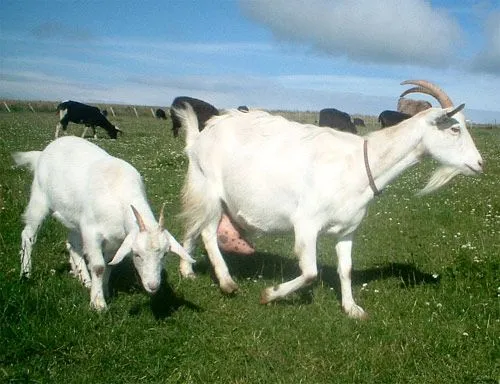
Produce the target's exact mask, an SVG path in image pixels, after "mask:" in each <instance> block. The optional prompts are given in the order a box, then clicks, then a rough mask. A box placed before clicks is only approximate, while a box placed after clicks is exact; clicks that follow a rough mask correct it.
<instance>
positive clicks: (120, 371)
mask: <svg viewBox="0 0 500 384" xmlns="http://www.w3.org/2000/svg"><path fill="white" fill-rule="evenodd" d="M313 118H314V115H313V114H311V119H313ZM110 119H111V120H112V121H114V122H116V123H117V124H118V125H119V126H120V128H122V129H123V130H124V131H125V132H126V134H125V135H124V136H123V137H120V138H119V139H118V140H117V141H113V140H108V139H106V138H104V136H105V135H104V132H103V131H102V130H101V131H99V134H100V136H101V137H103V138H101V139H97V140H93V139H92V141H94V142H96V143H97V144H98V145H100V146H102V147H103V148H105V149H106V150H107V151H109V152H110V153H111V154H113V155H116V156H118V157H121V158H124V159H126V160H127V161H129V162H130V163H132V164H133V165H134V166H135V167H136V168H137V169H138V170H139V171H140V172H141V174H142V175H143V177H144V179H145V183H146V187H147V193H148V197H149V199H150V202H151V205H152V206H153V209H154V211H155V212H156V213H157V212H158V210H159V208H160V207H161V204H162V203H163V202H166V204H167V205H166V214H167V215H166V226H167V228H169V229H170V231H171V232H172V233H173V234H174V236H176V237H177V238H178V239H181V238H182V226H181V222H180V221H179V219H178V217H177V214H178V213H179V205H180V204H179V191H180V188H181V186H182V183H183V178H184V174H185V169H186V165H187V160H186V158H185V156H184V154H183V142H182V140H181V139H179V140H174V139H173V137H172V135H171V132H170V129H169V128H170V125H169V124H170V122H169V121H168V122H165V121H160V120H155V119H153V118H152V117H148V116H146V115H144V116H142V115H141V116H140V118H135V116H118V117H117V118H114V119H113V118H110ZM56 122H57V116H55V115H54V113H48V112H46V113H44V112H39V113H32V112H30V111H22V110H21V111H14V112H12V113H7V112H0V159H1V162H0V184H1V185H0V260H1V263H0V327H1V328H0V340H1V343H2V345H1V347H0V381H2V382H6V383H66V384H69V383H234V384H242V383H252V384H255V383H287V384H288V383H419V384H421V383H477V384H479V383H481V384H482V383H491V384H493V383H498V382H499V379H500V366H499V362H500V361H499V358H500V348H499V344H500V332H499V330H500V319H499V315H500V310H499V309H500V307H499V295H500V291H499V290H500V280H499V276H500V270H499V255H500V240H499V239H500V165H499V162H498V159H499V154H500V128H499V127H495V128H494V129H490V130H487V129H474V130H473V131H472V135H473V136H474V138H475V141H476V143H477V146H478V148H479V150H480V152H481V153H482V155H483V157H484V160H485V163H486V172H485V174H484V175H483V176H481V177H479V178H465V177H457V178H456V179H455V180H453V181H452V182H451V184H450V185H449V186H447V187H445V188H443V189H442V190H440V191H438V192H437V193H435V194H433V195H430V196H426V197H422V198H417V197H415V196H414V193H415V192H416V191H417V190H418V189H419V188H421V187H422V186H423V185H424V184H425V181H426V179H427V178H428V176H429V175H430V172H431V169H432V167H433V163H432V161H425V162H424V163H422V164H420V165H419V166H417V167H415V168H413V169H411V170H410V171H408V172H407V173H405V174H404V175H403V176H402V177H401V178H400V179H398V180H397V181H396V182H395V183H393V184H392V185H390V186H389V187H388V188H387V189H386V190H385V191H384V193H383V194H382V196H381V197H379V198H377V199H376V200H374V201H373V203H372V205H371V206H370V209H369V213H368V215H367V217H366V219H365V220H364V222H363V223H362V225H361V227H360V228H359V230H358V232H357V234H356V237H355V243H354V249H353V263H354V272H353V280H354V282H353V290H354V295H355V298H356V299H357V302H358V303H359V304H360V305H362V306H363V307H364V308H365V310H367V311H368V313H369V315H370V317H369V319H368V320H366V321H356V320H351V319H348V318H347V317H346V316H345V315H344V314H343V313H342V311H341V307H340V302H339V296H340V292H339V282H338V278H337V275H336V260H335V257H334V249H333V247H334V241H333V240H332V239H330V238H321V239H320V241H319V243H318V263H319V270H320V277H319V279H318V281H317V282H316V283H315V284H313V285H312V286H311V287H309V288H307V289H305V290H303V291H301V292H298V293H296V294H293V295H291V296H290V297H289V298H287V299H285V300H282V301H279V302H276V303H272V304H270V305H266V306H262V305H260V304H259V303H258V299H259V294H260V291H261V290H262V289H263V288H264V287H266V286H269V285H272V284H275V283H280V282H282V281H285V280H289V279H291V278H293V277H295V276H296V275H297V273H298V267H297V262H296V260H295V257H294V256H293V254H292V248H293V241H292V240H293V238H292V236H290V235H288V236H270V237H261V238H257V239H256V241H255V243H256V247H257V250H258V253H257V254H256V255H254V256H251V257H248V256H246V257H244V256H240V257H238V256H231V257H230V256H228V257H227V261H228V265H229V268H230V270H231V272H232V274H233V277H234V278H235V280H236V281H237V282H238V284H239V286H240V290H239V291H238V293H237V294H236V295H233V296H224V295H222V294H221V293H220V291H219V290H218V287H217V286H216V285H215V283H214V281H213V278H212V272H211V268H210V266H209V263H208V261H207V260H206V257H205V255H204V250H203V248H202V247H201V246H199V247H198V248H197V249H196V251H195V254H194V257H195V258H196V259H197V260H199V261H198V263H197V264H196V265H195V270H196V271H197V272H198V278H197V279H195V280H184V279H181V278H180V276H179V273H178V271H177V267H178V260H177V258H176V257H174V256H171V257H170V258H169V259H168V261H167V264H166V266H165V278H164V284H163V286H162V289H161V291H160V293H159V294H157V295H155V296H154V297H149V296H148V295H147V294H146V293H145V292H144V291H143V290H142V289H141V286H140V283H139V282H138V281H137V276H136V274H135V273H134V271H133V268H131V266H130V264H129V263H128V262H124V263H123V265H121V266H120V267H119V268H117V270H116V272H117V273H115V274H114V275H113V278H112V286H113V296H112V298H111V299H110V300H109V310H108V311H107V312H106V313H102V314H98V313H95V312H93V311H91V310H90V309H89V294H88V292H87V291H86V289H85V288H84V287H83V286H81V285H80V283H79V282H78V281H76V279H74V278H72V277H71V276H70V275H69V266H68V262H67V255H66V250H65V246H64V241H65V236H66V231H65V229H64V228H63V227H62V226H61V225H60V224H58V223H57V222H56V221H55V220H53V219H51V218H49V219H47V220H46V222H45V223H44V225H43V226H42V228H41V230H40V232H39V235H38V241H37V243H36V245H35V247H34V252H33V277H32V278H31V279H30V280H29V281H21V280H20V279H19V255H18V252H19V246H20V233H21V230H22V222H21V214H22V212H23V210H24V208H25V206H26V204H27V201H28V198H29V190H30V184H31V180H32V175H31V173H30V172H29V171H27V170H24V169H15V168H14V167H13V163H12V160H11V158H10V154H11V152H14V151H26V150H35V149H43V148H44V147H45V146H46V145H47V144H48V143H49V142H50V141H51V140H52V138H53V134H54V127H55V125H56ZM311 122H313V121H311ZM371 129H376V127H375V126H374V125H373V124H372V125H368V127H367V128H365V129H364V131H363V132H367V131H369V130H371ZM68 132H69V133H70V134H77V135H79V134H80V133H81V132H82V127H81V126H76V125H73V124H70V126H69V128H68Z"/></svg>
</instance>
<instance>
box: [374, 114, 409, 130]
mask: <svg viewBox="0 0 500 384" xmlns="http://www.w3.org/2000/svg"><path fill="white" fill-rule="evenodd" d="M410 117H411V115H409V114H407V113H403V112H398V111H388V110H387V111H383V112H382V113H380V115H378V121H379V123H380V126H381V127H382V128H386V127H391V126H393V125H396V124H399V123H400V122H402V121H403V120H406V119H409V118H410Z"/></svg>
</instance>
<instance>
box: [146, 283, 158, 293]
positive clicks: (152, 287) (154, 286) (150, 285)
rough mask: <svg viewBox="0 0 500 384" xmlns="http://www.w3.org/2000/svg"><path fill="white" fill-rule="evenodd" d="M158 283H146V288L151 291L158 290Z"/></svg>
mask: <svg viewBox="0 0 500 384" xmlns="http://www.w3.org/2000/svg"><path fill="white" fill-rule="evenodd" d="M158 287H159V284H158V283H148V288H149V290H150V291H151V292H156V291H157V290H158Z"/></svg>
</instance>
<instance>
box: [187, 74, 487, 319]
mask: <svg viewBox="0 0 500 384" xmlns="http://www.w3.org/2000/svg"><path fill="white" fill-rule="evenodd" d="M426 85H427V86H428V87H431V86H432V87H431V88H432V90H433V92H434V93H435V96H436V97H437V98H438V99H439V100H441V101H443V103H444V104H446V100H449V98H448V97H447V96H446V95H445V94H444V92H443V91H441V90H440V89H439V88H437V87H435V86H434V85H432V84H430V83H427V82H426ZM449 104H451V102H450V103H449ZM186 107H187V109H184V110H178V111H177V112H178V114H179V115H180V116H181V117H182V119H183V122H184V124H185V126H186V127H187V137H186V140H187V145H186V152H187V155H188V157H189V168H188V173H187V179H186V183H185V186H184V190H183V199H184V211H183V215H184V217H185V218H186V222H187V223H186V233H185V237H184V247H185V249H186V250H187V251H188V252H190V251H191V250H192V249H193V246H194V242H195V240H196V238H197V237H198V236H199V235H200V234H201V236H202V239H203V242H204V245H205V248H206V250H207V253H208V256H209V258H210V261H211V263H212V265H213V267H214V270H215V274H216V276H217V278H218V280H219V284H220V288H221V289H222V291H224V292H227V293H231V292H233V291H235V290H236V289H237V288H238V286H237V285H236V283H235V282H234V281H233V279H232V278H231V276H230V275H229V272H228V268H227V266H226V264H225V262H224V259H223V257H222V255H221V253H220V251H219V248H218V247H217V239H216V231H217V225H218V222H219V220H220V217H221V215H222V214H223V213H227V214H228V215H229V216H230V217H231V219H232V221H233V223H235V224H236V225H237V226H238V227H240V228H242V229H246V230H253V231H260V232H277V231H289V230H293V231H294V234H295V253H296V254H297V256H298V257H299V265H300V269H301V272H302V274H301V276H299V277H297V278H295V279H293V280H291V281H288V282H285V283H283V284H279V285H278V286H276V287H269V288H266V289H265V290H264V291H263V292H262V296H261V302H262V303H268V302H270V301H272V300H275V299H277V298H281V297H284V296H285V295H287V294H289V293H291V292H293V291H295V290H297V289H299V288H301V287H303V286H305V285H306V284H308V283H311V282H312V281H313V280H314V279H315V278H316V276H317V266H316V239H317V236H318V234H319V233H323V232H326V233H329V234H332V235H335V236H336V237H337V238H338V243H337V244H336V247H335V249H336V252H337V257H338V273H339V276H340V282H341V292H342V307H343V309H344V310H345V312H346V313H347V314H348V315H349V316H350V317H354V318H362V317H364V316H365V312H364V311H363V309H362V308H361V307H359V306H358V305H357V304H356V303H355V301H354V299H353V296H352V290H351V265H352V262H351V248H352V241H353V233H354V231H355V229H356V228H357V227H358V225H359V224H360V223H361V220H362V219H363V217H364V215H365V212H366V208H367V205H368V203H369V202H370V201H371V200H372V199H373V197H374V194H377V193H378V189H382V188H384V186H386V185H387V184H388V183H389V182H390V181H392V180H393V179H394V178H395V177H396V176H398V175H399V174H400V173H401V172H403V171H404V170H405V169H407V168H408V167H410V166H411V165H413V164H416V163H417V162H418V161H419V160H420V159H421V158H422V157H423V156H424V155H426V154H430V155H431V156H432V157H433V158H435V159H436V160H438V161H439V162H440V163H441V164H443V165H442V166H441V167H440V168H438V170H437V171H436V172H435V173H434V175H433V177H432V178H431V180H430V181H429V183H428V185H427V186H426V187H425V188H424V190H423V191H424V192H430V191H432V190H435V189H437V188H438V187H440V186H442V185H444V184H445V183H446V182H448V181H449V180H450V179H451V178H452V177H453V176H455V175H456V174H459V173H462V174H465V175H473V174H477V173H480V172H482V159H481V155H480V154H479V152H478V150H477V149H476V147H475V145H474V142H473V140H472V138H471V136H470V135H469V132H468V131H467V129H466V126H465V118H464V115H463V114H462V113H461V112H460V111H461V109H462V108H463V105H460V106H459V107H458V108H456V109H453V108H452V107H450V105H445V106H444V108H445V109H441V108H432V109H428V110H426V111H423V112H420V113H419V114H418V115H416V116H414V117H413V118H411V119H409V120H406V121H403V122H401V123H400V124H399V125H396V126H393V127H390V128H387V129H385V130H381V131H376V132H373V133H371V134H370V135H369V136H367V137H366V138H362V137H359V136H356V135H353V134H349V133H344V132H340V131H336V130H332V129H330V128H320V127H316V126H313V125H303V124H299V123H296V122H291V121H288V120H286V119H284V118H282V117H278V116H272V115H269V114H268V113H265V112H260V111H251V112H246V113H242V112H238V111H230V112H229V113H227V114H226V115H222V116H218V117H214V118H212V119H211V120H210V121H209V122H208V123H207V125H206V127H205V129H204V130H203V131H202V132H201V133H200V132H199V131H198V126H197V122H196V115H195V114H194V113H193V112H192V111H191V109H190V108H189V106H186ZM180 269H181V273H182V275H183V276H192V275H193V270H192V267H191V265H190V264H188V263H185V262H183V261H182V260H181V266H180Z"/></svg>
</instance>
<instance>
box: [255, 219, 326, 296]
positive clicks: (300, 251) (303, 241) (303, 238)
mask: <svg viewBox="0 0 500 384" xmlns="http://www.w3.org/2000/svg"><path fill="white" fill-rule="evenodd" d="M317 235H318V232H317V231H316V230H315V229H313V227H312V226H310V227H309V228H308V226H307V225H305V226H303V227H301V228H297V227H296V228H295V253H296V254H297V256H298V258H299V266H300V270H301V272H302V274H301V275H300V276H299V277H296V278H295V279H293V280H290V281H287V282H285V283H282V284H279V285H278V286H275V287H268V288H266V289H264V290H263V291H262V294H261V297H260V302H261V304H267V303H269V302H271V301H273V300H276V299H278V298H282V297H285V296H286V295H288V294H290V293H292V292H295V291H296V290H298V289H300V288H302V287H304V286H306V285H308V284H310V283H312V282H313V281H314V280H315V279H316V276H317V275H318V267H317V265H316V239H317Z"/></svg>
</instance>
